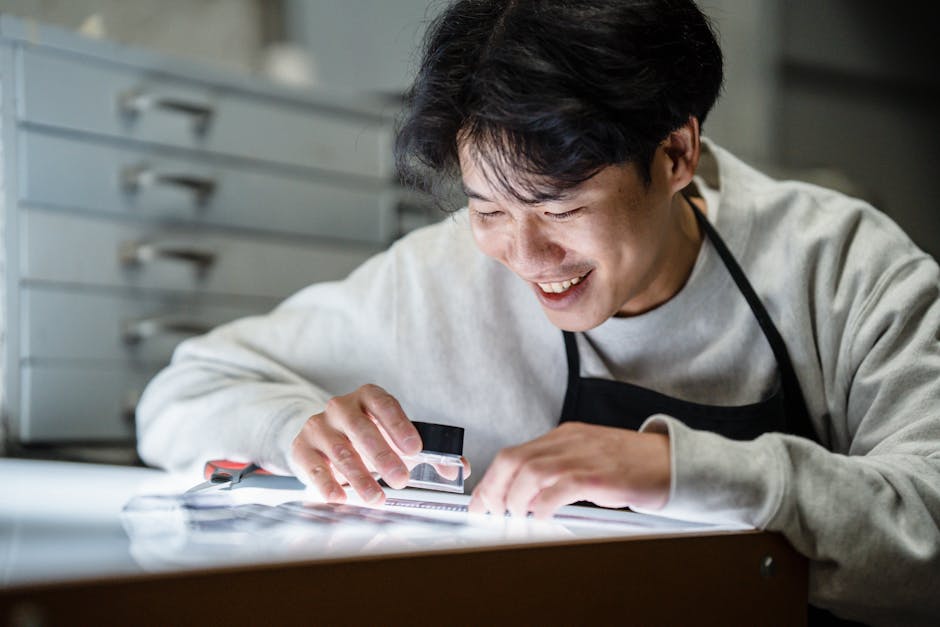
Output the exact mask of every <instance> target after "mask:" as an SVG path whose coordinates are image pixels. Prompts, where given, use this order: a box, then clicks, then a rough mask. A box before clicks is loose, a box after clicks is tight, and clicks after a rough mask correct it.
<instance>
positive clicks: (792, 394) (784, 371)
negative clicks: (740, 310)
mask: <svg viewBox="0 0 940 627" xmlns="http://www.w3.org/2000/svg"><path fill="white" fill-rule="evenodd" d="M683 197H684V198H685V200H686V202H688V203H689V206H690V207H691V208H692V212H693V213H694V214H695V219H696V220H697V221H698V224H699V227H700V228H701V229H702V230H703V231H704V232H705V234H706V235H708V239H709V240H711V243H712V246H714V247H715V250H716V251H717V253H718V256H719V257H721V260H722V261H723V262H724V264H725V267H726V268H728V272H729V273H730V274H731V278H732V279H734V282H735V284H736V285H737V286H738V289H739V290H741V294H743V295H744V299H745V300H746V301H747V304H748V305H749V306H750V308H751V311H752V312H753V313H754V317H755V318H757V323H758V324H759V325H760V328H761V330H762V331H763V332H764V337H766V338H767V341H768V342H769V343H770V349H771V350H772V351H773V353H774V357H775V358H776V359H777V368H778V370H779V371H780V381H781V383H782V385H783V401H784V406H785V408H786V414H787V422H788V423H789V425H790V432H791V433H793V434H794V435H799V436H802V437H804V438H809V439H810V440H817V438H816V434H815V432H814V431H813V426H812V422H811V421H810V418H809V410H808V409H807V407H806V400H805V398H804V397H803V391H802V389H800V382H799V379H798V378H797V376H796V370H795V369H794V368H793V362H791V361H790V353H789V352H788V351H787V346H786V344H785V343H784V341H783V338H782V337H781V336H780V332H779V331H778V330H777V327H776V326H775V325H774V322H773V320H772V319H771V318H770V314H769V313H767V309H766V308H765V307H764V304H763V303H762V302H761V299H760V297H758V296H757V293H756V292H754V288H753V287H752V286H751V283H750V281H748V280H747V276H746V275H745V274H744V271H743V270H742V269H741V266H740V265H738V261H737V259H735V258H734V255H733V254H731V251H730V250H728V247H727V246H726V245H725V242H724V240H723V239H722V238H721V236H720V235H719V234H718V231H716V230H715V227H713V226H712V224H711V222H709V221H708V219H707V218H706V217H705V216H704V215H703V214H702V212H701V211H699V209H698V207H696V206H695V204H694V203H693V202H692V200H691V199H690V198H689V197H688V196H686V195H684V194H683Z"/></svg>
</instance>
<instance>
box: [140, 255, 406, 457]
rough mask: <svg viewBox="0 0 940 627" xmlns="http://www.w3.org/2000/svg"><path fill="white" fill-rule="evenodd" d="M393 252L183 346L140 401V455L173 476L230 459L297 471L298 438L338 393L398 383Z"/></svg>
mask: <svg viewBox="0 0 940 627" xmlns="http://www.w3.org/2000/svg"><path fill="white" fill-rule="evenodd" d="M394 250H395V249H394V247H393V249H391V250H390V251H387V252H385V253H382V254H379V255H376V256H375V257H373V258H372V259H370V260H369V261H367V262H366V263H364V264H363V265H362V266H361V267H360V268H358V269H357V270H356V271H354V272H353V273H352V274H351V275H350V276H349V277H348V278H347V279H346V280H344V281H340V282H330V283H321V284H316V285H312V286H310V287H308V288H306V289H304V290H302V291H300V292H298V293H297V294H295V295H294V296H292V297H291V298H289V299H287V300H286V301H284V302H283V303H282V304H281V305H280V306H278V307H277V308H276V309H275V310H273V311H272V312H271V313H269V314H267V315H264V316H254V317H249V318H244V319H241V320H237V321H235V322H231V323H229V324H226V325H223V326H221V327H219V328H217V329H215V330H213V331H212V332H210V333H208V334H207V335H204V336H201V337H197V338H192V339H190V340H187V341H185V342H183V343H181V344H180V345H179V346H178V347H177V349H176V351H175V352H174V355H173V359H172V361H171V363H170V365H169V366H167V367H166V368H165V369H164V370H163V371H162V372H160V373H159V374H158V375H157V376H156V377H155V378H154V379H153V380H152V381H151V382H150V384H149V385H148V386H147V388H146V390H145V391H144V394H143V396H142V398H141V401H140V403H139V405H138V408H137V436H138V450H139V453H140V456H141V458H142V459H143V460H144V461H145V462H147V463H148V464H151V465H154V466H159V467H164V468H168V469H172V470H185V469H192V468H196V467H201V465H202V464H203V463H204V462H205V461H206V460H207V459H214V458H228V459H234V460H237V461H246V462H247V461H252V462H255V463H259V464H261V465H262V466H264V467H266V468H269V469H271V470H273V471H275V472H280V473H290V460H289V451H290V444H291V442H292V441H293V439H294V437H295V436H296V435H297V433H299V431H300V428H301V426H302V425H303V423H304V422H305V421H306V420H307V418H309V417H310V416H312V415H314V414H316V413H319V412H320V411H322V409H323V407H324V406H325V405H326V402H327V401H328V400H329V399H330V398H331V397H333V396H336V395H341V394H346V393H349V392H351V391H353V390H355V389H356V388H357V387H359V386H360V385H363V384H365V383H375V384H378V385H381V386H383V387H388V386H393V385H394V382H393V381H391V380H390V377H391V374H390V373H392V372H393V369H392V368H390V367H389V355H390V352H391V349H390V345H391V342H393V341H394V335H395V334H394V333H393V332H391V331H390V330H391V329H394V328H395V326H394V325H395V315H396V314H395V311H396V307H395V304H394V298H395V294H396V289H395V287H396V284H395V267H396V262H395V252H394Z"/></svg>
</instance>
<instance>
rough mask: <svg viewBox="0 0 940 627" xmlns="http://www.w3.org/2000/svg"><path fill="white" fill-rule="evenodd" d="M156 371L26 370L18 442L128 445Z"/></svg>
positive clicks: (77, 368)
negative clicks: (142, 398)
mask: <svg viewBox="0 0 940 627" xmlns="http://www.w3.org/2000/svg"><path fill="white" fill-rule="evenodd" d="M158 371H159V369H157V368H153V369H149V370H148V369H141V370H134V369H129V368H108V369H90V368H81V367H74V368H67V367H27V368H23V370H22V372H21V375H22V378H21V383H20V385H21V386H22V388H21V397H20V399H21V411H20V437H21V439H22V440H23V441H24V442H26V443H41V442H57V441H66V440H68V441H73V442H79V441H85V442H93V441H130V440H131V439H132V438H133V437H134V420H133V415H134V414H133V412H134V407H135V405H136V403H137V399H138V398H139V397H140V394H141V393H142V392H143V390H144V387H145V386H146V385H147V382H148V381H150V379H151V378H153V376H154V375H156V373H157V372H158Z"/></svg>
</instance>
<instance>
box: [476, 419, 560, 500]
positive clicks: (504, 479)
mask: <svg viewBox="0 0 940 627" xmlns="http://www.w3.org/2000/svg"><path fill="white" fill-rule="evenodd" d="M557 431H558V430H557V429H556V430H555V431H552V432H550V433H548V434H546V435H544V436H542V437H540V438H538V439H535V440H532V441H531V442H526V443H525V444H521V445H519V446H513V447H510V448H505V449H503V450H501V451H500V452H499V453H498V454H497V455H496V458H495V459H494V460H493V463H492V464H490V467H489V468H488V469H487V470H486V473H485V474H484V475H483V478H482V479H481V480H480V483H479V484H478V485H477V489H478V490H480V492H481V496H485V497H486V502H487V504H488V505H489V506H490V508H491V509H490V511H491V512H493V513H494V514H504V513H505V512H506V496H507V492H508V490H509V486H510V485H511V484H512V482H513V480H514V478H515V475H516V473H517V472H518V471H519V468H520V467H522V466H523V465H524V464H525V463H527V462H528V461H529V460H530V459H532V458H537V457H540V456H547V455H550V454H553V453H554V452H555V451H556V450H557V449H558V442H557V439H558V438H557V437H556V436H555V435H554V434H555V433H556V432H557Z"/></svg>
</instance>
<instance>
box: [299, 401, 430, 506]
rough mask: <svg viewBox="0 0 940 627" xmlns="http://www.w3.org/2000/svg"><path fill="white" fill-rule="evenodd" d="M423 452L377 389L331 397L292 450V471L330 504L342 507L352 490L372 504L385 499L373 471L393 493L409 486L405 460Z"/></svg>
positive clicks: (409, 427) (392, 404)
mask: <svg viewBox="0 0 940 627" xmlns="http://www.w3.org/2000/svg"><path fill="white" fill-rule="evenodd" d="M420 451H421V436H420V435H418V430H417V429H415V427H414V425H412V424H411V421H410V420H408V417H407V416H405V412H404V411H402V408H401V405H399V404H398V401H397V400H395V398H394V397H393V396H392V395H391V394H389V393H388V392H386V391H385V390H383V389H382V388H380V387H379V386H377V385H371V384H370V385H363V386H362V387H360V388H359V389H358V390H356V391H355V392H352V393H351V394H346V395H345V396H336V397H334V398H331V399H330V400H329V402H328V403H327V404H326V408H325V409H324V410H323V412H321V413H319V414H316V415H314V416H311V417H310V418H308V419H307V422H306V423H304V426H303V428H302V429H301V430H300V433H299V434H298V435H297V437H296V438H294V441H293V443H292V445H291V456H292V458H293V466H294V468H295V469H296V470H297V471H300V472H303V473H304V477H302V479H303V480H304V481H305V483H308V484H310V485H312V486H313V487H314V488H316V489H317V490H318V491H319V492H320V494H321V495H322V496H323V498H324V499H325V500H327V501H330V502H343V501H345V500H346V492H345V491H344V490H343V487H342V485H341V483H342V482H344V481H347V482H349V485H350V487H351V488H352V489H353V490H355V491H356V493H358V494H359V496H361V497H362V499H363V500H364V501H366V502H367V503H370V504H379V503H381V502H383V501H384V500H385V493H384V492H383V491H382V488H381V487H380V486H379V484H378V481H376V479H375V478H374V477H373V476H372V472H371V471H373V470H374V471H375V472H376V473H378V475H379V476H380V477H382V479H384V480H385V482H386V483H387V484H388V485H390V486H391V487H393V488H403V487H404V486H405V484H406V483H407V482H408V468H407V467H406V466H405V462H404V461H402V456H403V455H406V456H407V455H415V454H417V453H419V452H420Z"/></svg>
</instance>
